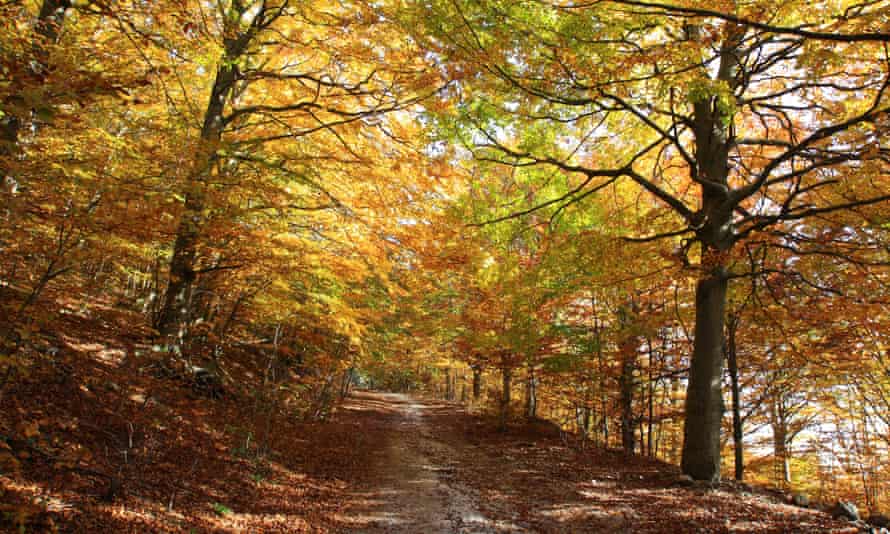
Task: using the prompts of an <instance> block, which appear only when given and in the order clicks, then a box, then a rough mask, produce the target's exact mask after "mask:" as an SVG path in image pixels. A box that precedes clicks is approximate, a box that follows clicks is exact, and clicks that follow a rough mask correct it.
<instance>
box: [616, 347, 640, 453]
mask: <svg viewBox="0 0 890 534" xmlns="http://www.w3.org/2000/svg"><path fill="white" fill-rule="evenodd" d="M629 352H630V350H629V349H628V347H627V344H626V346H625V347H624V349H623V350H622V353H623V360H622V362H621V376H620V377H619V387H620V399H619V402H620V406H621V448H622V449H623V450H624V452H625V453H627V454H633V453H634V450H635V442H636V438H635V436H634V434H635V430H634V412H633V400H634V381H633V372H634V367H635V365H634V363H635V362H634V358H633V356H631V355H630V354H629Z"/></svg>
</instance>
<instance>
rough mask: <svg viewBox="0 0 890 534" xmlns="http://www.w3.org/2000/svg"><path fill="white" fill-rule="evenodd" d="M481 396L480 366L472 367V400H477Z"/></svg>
mask: <svg viewBox="0 0 890 534" xmlns="http://www.w3.org/2000/svg"><path fill="white" fill-rule="evenodd" d="M481 397H482V368H481V367H479V366H475V367H473V401H474V402H478V401H479V399H480V398H481Z"/></svg>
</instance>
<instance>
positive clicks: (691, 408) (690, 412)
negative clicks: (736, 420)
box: [681, 269, 727, 480]
mask: <svg viewBox="0 0 890 534" xmlns="http://www.w3.org/2000/svg"><path fill="white" fill-rule="evenodd" d="M726 289H727V280H726V276H725V274H724V272H723V271H722V269H718V270H717V271H716V272H713V273H711V275H710V276H708V277H706V278H703V279H701V280H699V282H698V287H697V288H696V292H695V346H694V349H693V353H692V362H691V366H690V368H689V385H688V387H687V388H686V408H685V411H686V423H685V425H684V427H683V458H682V462H681V467H682V469H683V472H684V473H685V474H687V475H689V476H691V477H692V478H694V479H697V480H719V479H720V423H721V421H722V419H723V391H722V378H723V320H724V312H725V306H726Z"/></svg>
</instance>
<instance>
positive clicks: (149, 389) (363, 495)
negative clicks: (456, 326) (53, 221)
mask: <svg viewBox="0 0 890 534" xmlns="http://www.w3.org/2000/svg"><path fill="white" fill-rule="evenodd" d="M134 324H137V322H136V321H135V320H134V318H133V317H132V316H129V315H127V314H115V313H107V314H98V313H97V314H80V315H77V314H75V313H71V314H66V315H60V316H59V319H58V321H57V323H55V325H56V327H57V330H55V331H53V332H41V333H40V334H39V336H37V335H35V339H34V340H33V341H32V343H31V344H30V347H31V348H30V349H29V350H30V352H29V353H28V354H26V356H27V361H28V362H30V364H28V365H27V366H26V367H25V368H23V369H21V370H19V371H17V372H16V374H15V376H13V378H12V380H11V381H9V382H8V383H7V384H6V387H5V388H3V390H2V397H0V532H5V531H10V532H52V531H59V532H88V533H105V532H109V533H110V532H114V533H118V532H121V533H123V532H184V533H191V532H367V533H384V532H386V533H446V532H447V533H451V532H454V533H470V532H479V533H486V532H560V533H562V532H604V533H605V532H609V533H612V532H671V533H677V532H838V533H841V532H849V533H852V532H856V529H855V528H851V527H850V526H849V524H846V523H844V522H840V521H834V520H832V519H831V518H830V517H829V516H828V515H826V514H824V513H821V512H817V511H813V510H807V509H802V508H797V507H794V506H791V505H788V504H785V503H784V502H783V500H782V497H781V496H780V495H778V494H774V493H770V492H768V491H765V490H763V491H761V490H757V489H753V490H752V489H751V488H747V487H744V486H740V485H737V484H732V483H726V484H723V485H721V486H720V487H718V488H706V487H681V486H678V485H677V480H678V473H677V470H676V468H675V467H672V466H669V465H666V464H663V463H660V462H655V461H651V460H648V459H644V458H637V457H633V458H628V457H625V456H623V455H621V454H620V453H617V452H613V451H603V450H598V449H592V448H587V450H581V449H580V448H579V447H578V446H577V443H572V442H571V440H570V439H569V440H566V439H564V436H562V435H561V434H560V433H559V432H558V430H557V429H555V427H553V426H552V425H548V424H538V425H523V424H520V423H515V424H514V425H513V426H511V427H510V428H509V429H508V430H507V431H506V432H498V431H497V430H496V429H495V426H496V425H495V423H494V420H493V419H492V418H490V417H488V416H485V415H479V414H474V413H470V412H469V411H468V410H467V409H465V408H464V407H462V406H460V405H458V404H456V403H448V402H443V401H439V400H435V399H429V398H422V397H408V396H404V395H397V394H383V393H374V392H363V391H359V392H355V393H354V394H353V395H352V396H351V397H350V398H348V399H346V401H345V403H344V404H343V405H341V407H340V408H339V409H338V410H337V411H336V412H335V414H334V415H333V416H332V417H331V418H330V420H328V421H325V422H313V423H308V422H300V421H296V420H294V418H293V417H287V416H284V415H279V416H277V417H275V418H273V417H266V416H265V415H263V413H264V412H263V411H262V410H261V409H259V408H260V407H258V405H257V403H256V402H254V400H253V399H252V398H250V397H249V396H245V395H244V394H238V393H237V392H232V393H227V394H224V395H223V396H222V398H218V399H211V398H207V397H206V396H202V395H199V394H195V392H194V391H193V389H192V387H191V386H190V385H188V384H184V383H180V382H177V381H176V380H175V379H172V378H170V377H165V376H159V375H158V374H157V373H155V372H152V371H150V370H148V369H147V368H146V366H145V361H144V360H143V359H141V358H140V357H139V356H138V355H139V354H142V353H144V352H145V351H146V350H149V349H150V346H147V340H148V339H149V336H148V335H147V334H146V332H142V331H140V330H139V329H138V327H134ZM38 337H39V339H37V338H38ZM233 372H238V373H239V376H246V374H247V373H249V372H251V371H249V370H248V369H247V368H243V369H233Z"/></svg>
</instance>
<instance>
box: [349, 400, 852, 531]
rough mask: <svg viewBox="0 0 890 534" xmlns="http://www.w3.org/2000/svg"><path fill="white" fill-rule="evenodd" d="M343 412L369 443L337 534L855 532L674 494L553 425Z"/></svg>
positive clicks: (721, 498) (661, 467) (763, 497)
mask: <svg viewBox="0 0 890 534" xmlns="http://www.w3.org/2000/svg"><path fill="white" fill-rule="evenodd" d="M344 410H345V413H344V414H342V419H343V420H344V421H350V422H351V424H353V425H354V427H353V428H354V429H355V432H357V433H364V435H365V437H364V438H362V439H359V441H358V443H359V444H357V445H355V450H354V451H352V453H355V456H356V458H361V461H360V463H361V465H358V464H356V466H355V467H356V469H360V471H361V472H362V477H361V482H359V483H355V484H350V485H348V487H346V488H344V490H345V497H346V498H345V499H344V500H343V502H342V505H341V506H340V507H339V511H338V513H337V517H336V519H335V521H334V522H335V524H336V527H335V530H337V531H339V532H362V533H370V534H378V533H406V534H407V533H412V534H413V533H424V534H426V533H433V534H435V533H504V532H511V533H512V532H548V533H550V532H552V533H557V532H558V533H563V532H614V533H624V532H628V533H629V532H634V533H637V532H647V533H660V532H673V533H679V532H684V533H685V532H689V533H693V532H705V531H706V532H727V533H729V532H776V533H778V532H848V530H844V528H843V524H842V523H835V522H832V521H831V520H830V518H828V517H827V516H825V515H823V514H819V513H817V512H814V511H812V510H806V509H802V508H796V507H793V506H788V505H786V504H784V503H782V502H777V501H776V500H775V499H773V498H772V497H770V495H769V494H759V493H758V492H757V491H752V490H751V489H750V488H747V487H741V486H739V487H737V486H736V485H733V484H732V483H727V484H725V485H723V486H721V487H720V488H717V489H714V490H708V489H701V488H684V487H678V486H677V485H676V484H675V483H674V482H675V481H676V479H677V470H676V468H675V467H673V466H669V465H667V464H663V463H660V462H657V461H653V460H651V459H647V458H642V457H639V456H633V457H627V456H624V455H622V454H621V453H620V452H617V451H606V450H601V449H587V450H581V449H579V448H578V447H577V444H575V446H571V445H570V444H568V443H567V442H566V441H565V439H563V438H564V436H562V435H561V434H560V433H559V431H558V429H557V430H556V434H554V433H553V427H552V425H550V426H549V427H548V426H547V425H546V424H545V425H543V427H542V426H541V425H537V426H535V425H521V424H517V425H513V426H511V428H510V430H509V431H508V432H497V431H496V430H495V429H494V424H493V420H491V419H487V418H485V417H479V416H474V415H471V414H468V413H467V412H466V411H465V410H463V409H462V408H461V407H460V406H458V405H456V404H454V403H445V402H442V401H436V400H430V399H414V398H412V397H409V396H405V395H398V394H384V393H370V392H357V393H356V394H355V395H353V397H352V398H351V399H349V400H348V402H347V403H346V405H345V407H344ZM359 437H360V438H361V436H359ZM343 454H349V453H348V452H346V451H343ZM838 527H841V528H838ZM851 531H855V528H854V529H852V530H851Z"/></svg>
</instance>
